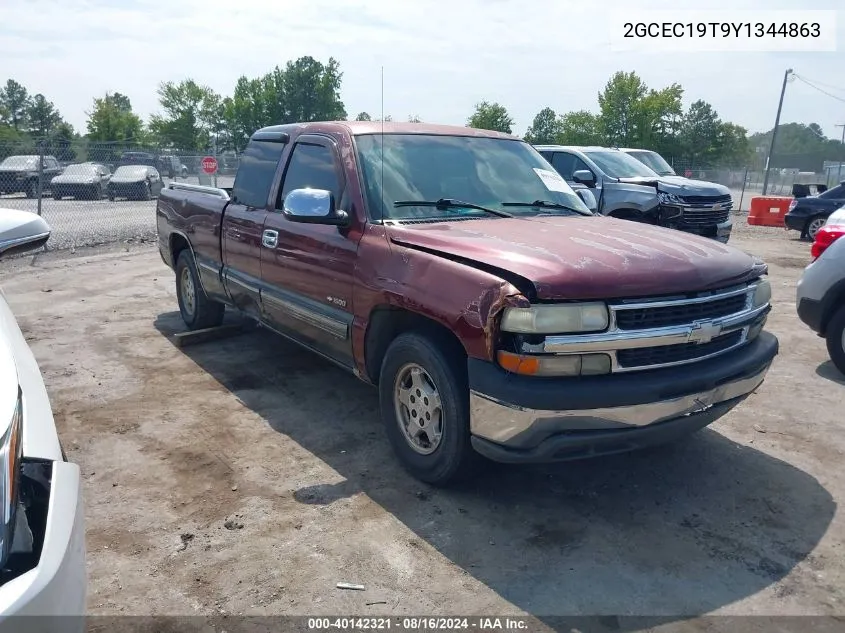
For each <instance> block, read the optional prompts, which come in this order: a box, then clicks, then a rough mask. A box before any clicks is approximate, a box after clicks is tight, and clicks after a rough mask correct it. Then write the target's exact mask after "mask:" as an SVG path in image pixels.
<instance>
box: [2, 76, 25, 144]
mask: <svg viewBox="0 0 845 633" xmlns="http://www.w3.org/2000/svg"><path fill="white" fill-rule="evenodd" d="M29 102H30V97H29V92H28V91H27V89H26V88H24V87H23V86H22V85H21V84H19V83H18V82H17V81H15V80H14V79H9V80H8V81H6V85H5V86H4V87H3V88H0V112H2V115H3V120H2V122H3V123H6V124H7V125H9V126H10V127H12V129H14V130H15V131H16V132H22V131H24V128H25V126H26V111H27V108H28V107H29Z"/></svg>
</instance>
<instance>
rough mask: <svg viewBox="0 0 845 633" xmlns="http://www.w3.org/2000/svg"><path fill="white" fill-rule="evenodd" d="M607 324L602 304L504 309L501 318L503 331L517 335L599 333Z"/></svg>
mask: <svg viewBox="0 0 845 633" xmlns="http://www.w3.org/2000/svg"><path fill="white" fill-rule="evenodd" d="M607 324H608V314H607V306H606V305H605V304H603V303H572V304H556V305H535V306H531V307H530V308H506V309H505V312H504V314H503V315H502V330H504V331H505V332H514V333H516V334H564V333H567V332H575V333H577V332H601V331H602V330H606V329H607Z"/></svg>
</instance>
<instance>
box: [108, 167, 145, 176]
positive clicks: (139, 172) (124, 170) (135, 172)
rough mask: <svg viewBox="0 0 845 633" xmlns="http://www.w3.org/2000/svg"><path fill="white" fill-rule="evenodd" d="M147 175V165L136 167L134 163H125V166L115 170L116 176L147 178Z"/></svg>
mask: <svg viewBox="0 0 845 633" xmlns="http://www.w3.org/2000/svg"><path fill="white" fill-rule="evenodd" d="M146 176H147V168H146V167H135V166H132V165H124V166H123V167H118V168H117V169H115V171H114V177H115V178H146Z"/></svg>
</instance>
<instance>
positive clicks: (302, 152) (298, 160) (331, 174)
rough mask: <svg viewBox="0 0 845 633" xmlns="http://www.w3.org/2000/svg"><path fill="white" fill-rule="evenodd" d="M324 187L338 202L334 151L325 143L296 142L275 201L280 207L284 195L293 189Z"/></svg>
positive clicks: (338, 192) (338, 186) (338, 183)
mask: <svg viewBox="0 0 845 633" xmlns="http://www.w3.org/2000/svg"><path fill="white" fill-rule="evenodd" d="M305 188H311V189H325V190H327V191H331V192H332V194H334V199H335V204H337V203H339V202H340V194H341V192H340V182H339V180H338V177H337V170H336V169H335V160H334V152H332V150H331V149H330V148H329V147H326V146H325V145H311V144H306V143H297V144H296V147H294V148H293V154H292V155H291V158H290V163H288V168H287V170H286V171H285V182H284V185H283V187H282V191H281V195H280V196H279V201H278V203H277V205H276V206H277V208H282V206H283V202H284V199H285V197H286V196H287V195H288V193H289V192H291V191H293V190H294V189H305Z"/></svg>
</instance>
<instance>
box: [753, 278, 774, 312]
mask: <svg viewBox="0 0 845 633" xmlns="http://www.w3.org/2000/svg"><path fill="white" fill-rule="evenodd" d="M771 300H772V284H770V283H769V280H768V279H761V280H760V281H758V282H757V288H755V290H754V298H753V299H752V302H753V304H754V305H753V307H755V308H759V307H760V306H764V305H766V304H767V303H769V302H770V301H771Z"/></svg>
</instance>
